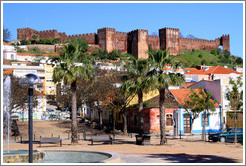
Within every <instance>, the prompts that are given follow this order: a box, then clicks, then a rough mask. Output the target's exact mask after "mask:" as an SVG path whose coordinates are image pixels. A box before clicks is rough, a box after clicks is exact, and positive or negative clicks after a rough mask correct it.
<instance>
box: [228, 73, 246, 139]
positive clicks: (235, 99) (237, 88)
mask: <svg viewBox="0 0 246 166" xmlns="http://www.w3.org/2000/svg"><path fill="white" fill-rule="evenodd" d="M229 84H230V86H232V87H231V88H229V87H227V90H226V91H227V93H226V99H227V100H229V101H230V102H229V106H230V108H231V110H232V111H234V114H231V115H232V118H234V128H235V140H234V143H237V130H236V129H237V113H238V112H239V111H243V108H242V107H243V90H242V86H243V82H242V77H241V76H240V77H238V78H237V80H236V81H234V80H233V79H232V78H230V81H229Z"/></svg>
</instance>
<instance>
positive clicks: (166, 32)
mask: <svg viewBox="0 0 246 166" xmlns="http://www.w3.org/2000/svg"><path fill="white" fill-rule="evenodd" d="M33 35H38V37H39V39H42V38H60V39H61V41H64V40H67V39H74V38H82V39H84V40H85V41H87V42H88V43H89V44H90V45H91V47H92V48H99V47H100V48H102V49H104V50H107V51H112V50H114V49H115V50H121V53H131V54H133V55H134V56H135V57H136V58H147V57H148V53H147V51H148V48H149V46H151V48H152V49H153V50H157V49H164V50H167V49H169V51H170V54H172V55H178V54H180V53H182V52H184V51H189V50H192V49H196V50H200V49H204V50H207V51H211V50H212V49H217V48H218V47H219V46H223V50H227V51H229V52H230V36H229V35H222V36H221V37H219V38H216V39H215V40H205V39H189V38H182V37H180V32H179V29H175V28H162V29H159V36H152V35H148V30H143V29H137V30H133V31H131V32H128V33H126V32H118V31H115V29H114V28H101V29H98V30H97V33H89V34H88V33H87V34H76V35H66V33H64V32H62V33H60V32H57V30H46V31H36V30H34V29H31V28H20V29H17V38H18V40H24V39H27V40H28V39H31V37H32V36H33Z"/></svg>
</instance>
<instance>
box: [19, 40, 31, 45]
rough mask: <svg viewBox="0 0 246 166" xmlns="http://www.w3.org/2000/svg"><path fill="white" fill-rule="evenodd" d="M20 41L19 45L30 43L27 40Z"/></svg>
mask: <svg viewBox="0 0 246 166" xmlns="http://www.w3.org/2000/svg"><path fill="white" fill-rule="evenodd" d="M20 43H21V45H29V44H31V43H30V41H29V40H21V41H20Z"/></svg>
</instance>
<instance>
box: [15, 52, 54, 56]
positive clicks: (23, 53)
mask: <svg viewBox="0 0 246 166" xmlns="http://www.w3.org/2000/svg"><path fill="white" fill-rule="evenodd" d="M17 55H29V56H36V54H33V53H26V52H17ZM41 55H42V56H58V54H41Z"/></svg>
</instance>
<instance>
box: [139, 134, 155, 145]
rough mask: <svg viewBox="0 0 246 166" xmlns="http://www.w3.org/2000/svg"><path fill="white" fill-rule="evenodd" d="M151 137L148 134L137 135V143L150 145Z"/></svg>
mask: <svg viewBox="0 0 246 166" xmlns="http://www.w3.org/2000/svg"><path fill="white" fill-rule="evenodd" d="M150 137H151V136H148V135H143V136H140V135H136V145H150Z"/></svg>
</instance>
